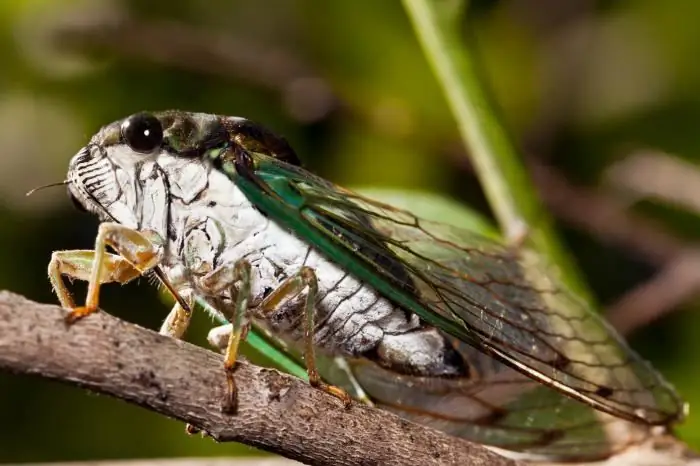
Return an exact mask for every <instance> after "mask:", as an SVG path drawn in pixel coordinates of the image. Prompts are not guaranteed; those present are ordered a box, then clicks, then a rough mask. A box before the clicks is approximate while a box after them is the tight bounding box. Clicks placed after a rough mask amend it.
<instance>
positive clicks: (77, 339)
mask: <svg viewBox="0 0 700 466" xmlns="http://www.w3.org/2000/svg"><path fill="white" fill-rule="evenodd" d="M64 315H65V311H63V310H62V309H61V308H59V307H57V306H50V305H42V304H37V303H34V302H31V301H28V300H27V299H25V298H23V297H21V296H18V295H15V294H12V293H9V292H0V369H4V370H9V371H12V372H16V373H23V374H33V375H39V376H41V377H46V378H51V379H56V380H60V381H62V382H67V383H69V384H72V385H77V386H81V387H84V388H87V389H90V390H93V391H96V392H100V393H105V394H108V395H111V396H114V397H116V398H120V399H122V400H125V401H128V402H130V403H134V404H137V405H139V406H143V407H145V408H147V409H150V410H152V411H155V412H158V413H161V414H164V415H166V416H169V417H173V418H175V419H179V420H182V421H184V422H188V423H190V424H192V425H194V426H195V427H197V428H199V429H202V430H203V431H206V432H207V433H208V434H209V435H211V436H212V437H213V438H214V439H215V440H218V441H236V442H242V443H245V444H248V445H251V446H254V447H258V448H261V449H263V450H267V451H271V452H274V453H278V454H281V455H283V456H286V457H288V458H292V459H296V460H298V461H302V462H306V463H309V464H317V465H367V464H381V465H416V464H420V465H430V464H440V465H452V464H454V465H465V464H472V465H486V464H488V465H499V466H500V465H516V464H517V463H515V462H513V461H511V460H509V459H506V458H504V457H502V456H500V455H497V454H495V453H493V452H491V451H489V450H487V449H486V448H484V447H482V446H480V445H475V444H471V443H469V442H466V441H464V440H461V439H457V438H454V437H450V436H448V435H446V434H443V433H440V432H438V431H436V430H433V429H429V428H426V427H422V426H419V425H417V424H413V423H410V422H407V421H404V420H402V419H399V418H398V417H396V416H394V415H393V414H390V413H388V412H384V411H380V410H377V409H372V408H368V407H365V406H361V405H359V404H354V405H353V406H352V407H351V408H350V409H348V410H346V409H344V408H343V406H342V403H340V401H338V400H337V399H335V398H334V397H332V396H330V395H327V394H325V393H323V392H321V391H320V390H316V389H313V388H311V387H310V386H308V385H307V384H306V383H304V382H302V381H301V380H299V379H296V378H294V377H291V376H288V375H285V374H281V373H279V372H277V371H275V370H272V369H264V368H260V367H257V366H253V365H251V364H247V363H245V362H242V363H240V365H238V366H237V370H236V374H235V377H236V381H237V383H238V387H239V393H238V395H239V409H238V413H237V414H236V415H234V416H228V415H225V414H222V413H221V404H222V401H223V399H224V395H225V385H226V382H225V377H224V374H223V372H222V359H221V356H220V355H218V354H216V353H213V352H211V351H207V350H204V349H202V348H199V347H196V346H193V345H191V344H188V343H186V342H183V341H177V340H174V339H171V338H167V337H164V336H161V335H158V334H157V333H155V332H152V331H150V330H146V329H144V328H141V327H138V326H135V325H132V324H129V323H127V322H124V321H120V320H119V319H116V318H115V317H112V316H110V315H109V314H107V313H104V312H100V313H97V314H95V315H91V316H89V317H88V318H86V319H83V320H81V321H79V322H78V323H77V324H75V325H73V326H71V327H68V328H67V327H66V326H65V324H63V317H64Z"/></svg>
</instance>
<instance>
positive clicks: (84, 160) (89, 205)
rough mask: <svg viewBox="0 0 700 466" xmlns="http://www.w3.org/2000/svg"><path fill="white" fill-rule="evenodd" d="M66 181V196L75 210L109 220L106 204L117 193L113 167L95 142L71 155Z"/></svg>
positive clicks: (110, 216) (110, 218)
mask: <svg viewBox="0 0 700 466" xmlns="http://www.w3.org/2000/svg"><path fill="white" fill-rule="evenodd" d="M66 184H67V186H68V196H69V197H70V200H71V202H72V203H73V205H74V206H75V207H76V208H77V209H78V210H80V211H84V212H94V213H96V214H97V215H98V216H100V217H101V218H102V219H103V220H113V217H112V215H110V214H109V212H108V211H107V206H109V204H111V202H113V201H114V200H116V198H117V197H118V189H115V188H116V187H117V183H116V178H115V175H114V167H113V166H112V164H111V162H110V161H109V159H108V158H107V157H106V156H104V155H103V154H102V151H101V150H100V148H99V147H98V146H96V145H87V146H85V147H83V148H82V149H81V150H80V151H79V152H78V153H77V154H76V155H75V156H73V158H72V159H71V161H70V164H69V167H68V179H67V181H66Z"/></svg>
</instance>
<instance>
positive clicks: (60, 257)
mask: <svg viewBox="0 0 700 466" xmlns="http://www.w3.org/2000/svg"><path fill="white" fill-rule="evenodd" d="M94 259H95V251H93V250H82V249H76V250H72V251H55V252H54V253H53V254H51V261H50V262H49V280H50V281H51V286H52V287H53V291H54V293H56V295H57V296H58V301H59V302H60V303H61V306H63V307H64V308H66V309H74V308H75V302H74V301H73V297H72V296H71V294H70V291H68V288H67V287H66V284H65V282H64V281H63V276H64V275H65V276H67V277H69V278H70V279H71V280H72V279H77V280H83V281H89V280H90V274H91V271H92V266H93V262H94ZM139 275H141V273H140V272H139V271H138V270H136V269H135V268H134V267H132V265H131V264H129V262H127V261H126V260H125V259H124V258H123V257H120V256H117V255H115V254H109V253H105V257H104V261H103V265H102V270H101V273H100V275H99V283H100V284H105V283H112V282H117V283H121V284H124V283H128V282H130V281H131V280H133V279H134V278H136V277H138V276H139Z"/></svg>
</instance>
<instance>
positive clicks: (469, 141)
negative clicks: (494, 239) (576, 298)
mask: <svg viewBox="0 0 700 466" xmlns="http://www.w3.org/2000/svg"><path fill="white" fill-rule="evenodd" d="M403 4H404V8H405V9H406V11H407V13H408V16H409V18H410V20H411V22H412V24H413V28H414V30H415V32H416V35H417V37H418V39H419V42H420V44H421V46H422V47H423V51H424V53H425V55H426V57H427V59H428V61H429V62H430V65H431V66H432V68H433V71H434V73H435V75H436V77H437V79H438V81H439V83H440V85H441V87H442V89H443V91H444V92H445V95H446V98H447V102H448V104H449V106H450V108H451V109H452V113H453V114H454V116H455V119H456V120H457V125H458V128H459V132H460V135H461V137H462V139H463V141H464V144H465V146H466V148H467V150H468V152H469V154H470V156H471V160H472V163H473V166H474V169H475V171H476V174H477V176H478V177H479V180H480V182H481V185H482V187H483V189H484V191H485V194H486V197H487V199H488V201H489V204H490V205H491V208H492V210H493V213H494V215H495V217H496V219H497V221H498V223H499V225H500V227H501V231H502V232H503V234H504V236H505V238H506V239H507V240H509V241H514V240H516V239H517V238H518V237H520V236H521V235H522V234H523V233H524V234H526V235H527V243H528V244H530V245H531V246H532V247H533V248H534V249H536V250H537V251H538V252H540V253H541V254H543V255H544V256H545V257H546V258H547V260H548V261H549V262H550V263H551V264H553V265H555V266H556V267H557V268H558V269H559V270H560V273H561V278H562V279H563V281H564V282H565V283H566V284H567V285H568V286H569V287H570V288H571V289H572V290H574V291H576V292H577V293H578V294H580V295H583V296H584V297H586V298H588V297H589V292H588V290H587V288H586V286H585V285H584V284H583V282H582V281H581V279H580V277H579V273H578V271H577V269H576V268H575V267H574V265H573V262H572V260H571V258H570V256H569V255H568V253H567V252H566V251H565V249H564V248H563V247H562V246H561V244H560V242H559V240H558V238H557V235H556V233H555V231H554V228H553V224H552V221H551V219H550V217H549V215H548V214H547V212H546V211H545V210H544V209H543V208H542V206H541V204H540V202H539V200H538V199H537V196H536V194H535V188H534V186H533V184H532V182H531V181H530V178H529V177H528V175H527V173H526V171H525V168H524V167H523V165H522V163H521V158H520V157H519V156H518V153H517V151H516V149H515V148H514V146H513V144H512V143H511V141H510V139H509V137H508V135H507V133H506V131H505V129H504V128H503V125H502V124H501V123H500V121H499V119H498V118H497V117H496V113H495V112H494V110H493V107H492V105H491V103H490V102H489V99H488V98H487V94H486V92H485V90H484V89H483V87H482V85H481V82H480V80H479V73H478V68H477V66H476V63H475V60H474V57H473V56H472V52H471V51H470V49H469V47H468V46H467V45H466V44H465V40H464V39H463V38H462V37H461V36H460V29H459V25H460V19H461V16H462V14H463V12H464V11H465V3H464V1H461V0H403Z"/></svg>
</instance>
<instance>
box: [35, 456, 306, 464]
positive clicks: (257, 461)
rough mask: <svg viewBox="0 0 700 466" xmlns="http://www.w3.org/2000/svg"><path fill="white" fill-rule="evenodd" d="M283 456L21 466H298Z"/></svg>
mask: <svg viewBox="0 0 700 466" xmlns="http://www.w3.org/2000/svg"><path fill="white" fill-rule="evenodd" d="M300 464H301V463H298V462H296V461H292V460H288V459H284V458H251V457H246V458H165V459H163V458H155V459H150V458H149V459H139V460H106V461H77V462H66V463H63V462H61V463H58V462H54V463H23V466H299V465H300Z"/></svg>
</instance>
